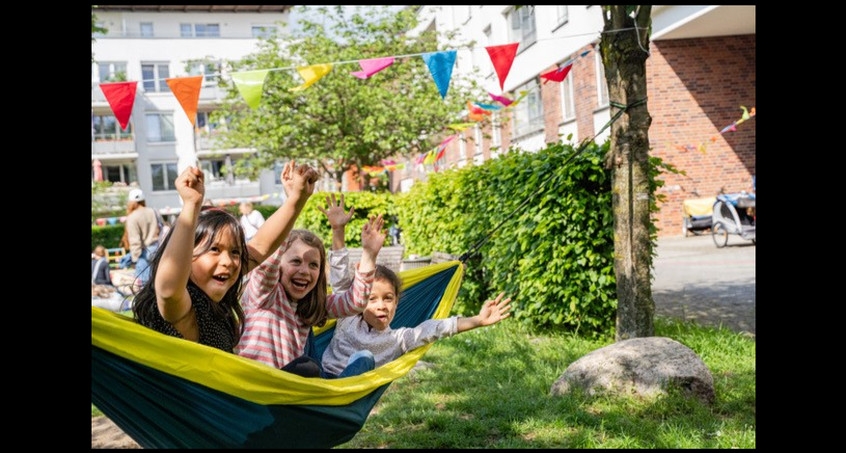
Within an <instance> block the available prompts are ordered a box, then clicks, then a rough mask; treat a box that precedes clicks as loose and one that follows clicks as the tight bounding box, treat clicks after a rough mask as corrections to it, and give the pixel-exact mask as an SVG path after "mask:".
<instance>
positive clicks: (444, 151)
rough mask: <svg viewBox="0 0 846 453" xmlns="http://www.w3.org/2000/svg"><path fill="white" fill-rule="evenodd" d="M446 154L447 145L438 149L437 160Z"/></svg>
mask: <svg viewBox="0 0 846 453" xmlns="http://www.w3.org/2000/svg"><path fill="white" fill-rule="evenodd" d="M444 154H446V146H441V150H440V151H438V155H437V156H435V160H436V161H437V160H440V159H441V158H442V157H444Z"/></svg>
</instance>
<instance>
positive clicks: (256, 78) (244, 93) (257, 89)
mask: <svg viewBox="0 0 846 453" xmlns="http://www.w3.org/2000/svg"><path fill="white" fill-rule="evenodd" d="M268 72H270V71H268V70H267V69H263V70H260V71H245V72H235V73H232V81H233V82H235V87H237V88H238V92H239V93H241V97H243V98H244V101H245V102H246V103H247V105H248V106H250V108H251V109H253V110H255V109H257V108H258V106H259V101H261V89H262V87H263V86H264V79H265V78H267V73H268Z"/></svg>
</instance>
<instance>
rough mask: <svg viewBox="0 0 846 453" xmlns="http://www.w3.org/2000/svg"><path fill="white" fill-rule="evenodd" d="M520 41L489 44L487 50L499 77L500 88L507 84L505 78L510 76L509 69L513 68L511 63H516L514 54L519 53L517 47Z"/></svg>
mask: <svg viewBox="0 0 846 453" xmlns="http://www.w3.org/2000/svg"><path fill="white" fill-rule="evenodd" d="M518 46H520V43H519V42H515V43H513V44H503V45H501V46H488V47H485V50H487V51H488V55H489V56H490V57H491V63H493V66H494V70H496V76H497V77H499V89H500V90H501V89H502V86H503V84H505V78H506V77H508V71H510V70H511V63H514V56H515V55H517V47H518Z"/></svg>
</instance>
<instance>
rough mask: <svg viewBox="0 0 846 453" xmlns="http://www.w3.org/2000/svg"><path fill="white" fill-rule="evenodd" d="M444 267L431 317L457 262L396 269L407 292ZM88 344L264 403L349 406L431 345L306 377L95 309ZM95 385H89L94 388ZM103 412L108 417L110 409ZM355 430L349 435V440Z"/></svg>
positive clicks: (446, 304)
mask: <svg viewBox="0 0 846 453" xmlns="http://www.w3.org/2000/svg"><path fill="white" fill-rule="evenodd" d="M444 271H448V272H452V275H451V277H449V276H448V274H441V275H442V276H443V275H447V277H443V278H449V280H448V283H447V285H446V288H445V289H444V290H443V295H442V296H441V297H440V300H439V301H437V306H436V308H435V310H434V313H433V314H432V315H431V318H433V319H443V318H446V317H447V316H448V315H449V312H450V310H451V308H452V305H453V303H454V302H455V298H456V296H457V294H458V289H459V287H460V285H461V279H462V277H463V275H464V271H463V267H462V265H461V262H460V261H450V262H446V263H440V264H434V265H430V266H426V267H423V268H418V269H410V270H407V271H403V272H400V273H399V276H400V277H401V278H402V280H403V291H407V290H408V289H409V288H412V287H414V286H415V285H418V284H420V283H423V282H425V281H426V280H427V279H432V277H433V276H436V275H437V274H439V273H442V272H444ZM419 288H427V287H425V286H421V287H419ZM426 291H429V290H428V289H426ZM402 304H403V302H400V305H402ZM398 317H399V316H398ZM332 326H334V320H332V321H330V322H329V323H327V325H326V326H324V327H323V328H321V329H315V335H320V333H321V332H323V331H326V330H327V329H330V328H331V327H332ZM91 345H92V351H95V349H100V350H103V351H107V352H108V353H111V354H114V355H116V356H119V357H120V358H123V359H126V360H127V361H129V362H131V363H136V364H141V365H144V366H146V367H150V368H153V369H154V370H158V371H160V372H162V373H166V374H168V375H172V376H176V377H178V378H180V379H184V380H187V381H191V382H193V383H197V384H199V385H201V386H203V387H207V388H209V389H214V390H216V391H219V392H222V393H224V394H226V395H230V396H232V397H236V398H240V399H243V400H245V401H249V402H252V403H255V404H260V405H268V406H270V405H320V406H342V405H349V404H352V403H354V402H356V401H357V400H359V399H361V398H363V397H365V396H367V395H368V394H370V393H372V392H373V391H374V390H376V389H378V388H379V387H381V386H383V385H385V384H388V383H390V382H392V381H393V380H395V379H397V378H400V377H402V376H404V375H405V374H406V373H408V371H410V370H411V368H412V367H413V366H414V364H415V363H416V362H417V361H418V360H419V359H420V358H421V357H422V356H423V354H425V352H426V351H427V350H428V349H429V348H430V347H431V345H426V346H422V347H420V348H417V349H415V350H413V351H410V352H408V353H406V354H404V355H403V356H401V357H399V358H398V359H396V360H394V361H392V362H389V363H387V364H385V365H383V366H381V367H378V368H376V369H375V370H373V371H370V372H367V373H364V374H361V375H359V376H353V377H348V378H343V379H331V380H325V379H316V378H304V377H300V376H297V375H294V374H290V373H287V372H283V371H280V370H277V369H275V368H272V367H269V366H267V365H265V364H263V363H260V362H256V361H253V360H250V359H247V358H243V357H240V356H238V355H236V354H232V353H227V352H224V351H221V350H219V349H215V348H212V347H209V346H204V345H200V344H197V343H194V342H191V341H186V340H183V339H178V338H175V337H171V336H167V335H164V334H161V333H158V332H156V331H153V330H151V329H148V328H146V327H143V326H141V325H139V324H137V323H136V322H135V321H134V320H132V319H131V318H128V317H126V316H123V315H120V314H117V313H113V312H109V311H106V310H103V309H100V308H96V307H92V309H91ZM97 352H98V353H99V351H97ZM93 388H94V386H93V385H92V392H94V390H93ZM92 395H93V393H92ZM98 396H100V395H98ZM92 399H93V398H92ZM98 407H99V406H98ZM101 410H102V408H101ZM368 412H369V411H368ZM104 413H106V411H105V410H104ZM106 415H107V416H110V417H111V415H110V414H109V413H106ZM115 415H119V414H115ZM118 418H119V417H118ZM362 423H363V421H362ZM119 425H120V423H119ZM354 434H355V433H354V432H353V433H352V434H350V436H349V438H351V437H352V435H354ZM136 440H137V439H136ZM142 445H143V444H142ZM151 445H152V444H151ZM145 446H147V445H145Z"/></svg>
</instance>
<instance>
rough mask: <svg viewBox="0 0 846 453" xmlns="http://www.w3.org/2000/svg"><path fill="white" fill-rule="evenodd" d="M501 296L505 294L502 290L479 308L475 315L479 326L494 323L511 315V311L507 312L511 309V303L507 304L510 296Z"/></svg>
mask: <svg viewBox="0 0 846 453" xmlns="http://www.w3.org/2000/svg"><path fill="white" fill-rule="evenodd" d="M503 296H505V293H504V292H502V293H499V296H496V299H494V300H489V301H487V302H485V303H484V305H482V309H481V310H479V315H478V316H477V319H478V321H479V325H480V326H489V325H491V324H496V323H498V322H500V321H502V320H503V319H505V318H507V317H509V316H511V313H509V312H508V311H509V310H511V305H509V303H510V302H511V298H510V297H509V298H507V299H505V300H502V298H503Z"/></svg>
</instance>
